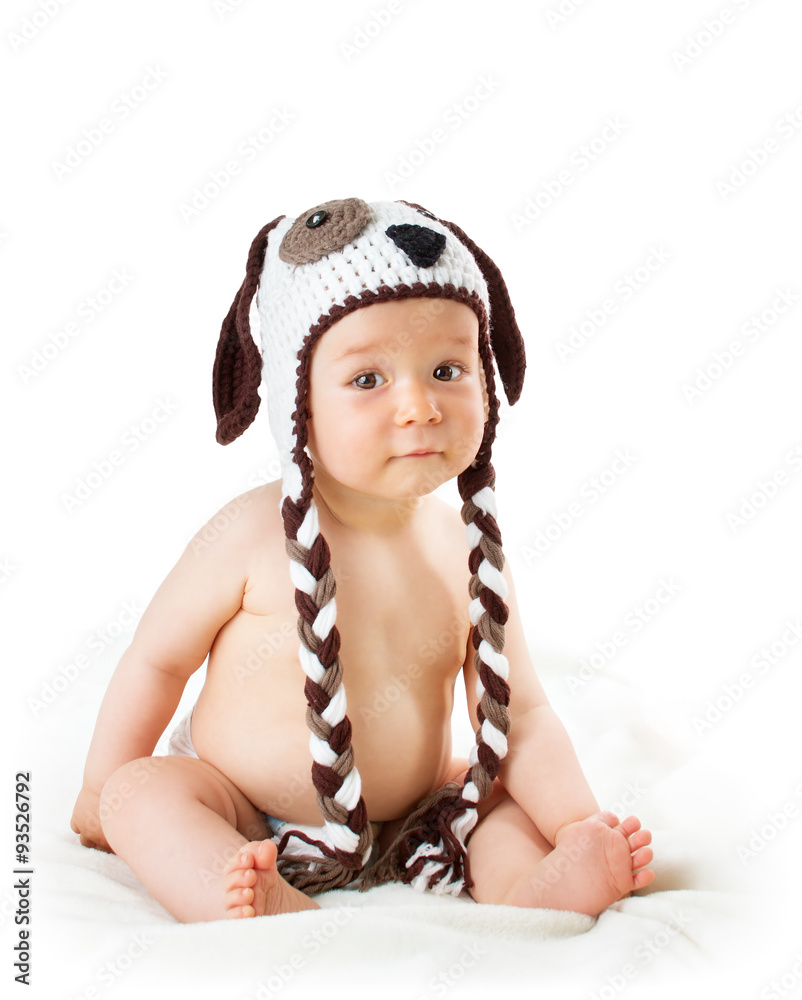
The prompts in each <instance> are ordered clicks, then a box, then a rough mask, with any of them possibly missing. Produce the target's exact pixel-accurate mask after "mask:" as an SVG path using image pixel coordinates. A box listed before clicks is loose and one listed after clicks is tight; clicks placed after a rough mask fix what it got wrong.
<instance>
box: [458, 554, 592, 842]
mask: <svg viewBox="0 0 802 1000" xmlns="http://www.w3.org/2000/svg"><path fill="white" fill-rule="evenodd" d="M504 576H505V578H506V580H507V582H508V584H509V594H508V596H507V598H506V603H507V606H508V608H509V612H510V614H509V619H508V621H507V625H506V628H505V642H504V655H505V656H506V657H507V659H508V660H509V664H510V672H509V680H508V683H509V685H510V716H511V719H510V734H509V738H508V746H507V756H506V757H505V758H504V759H503V760H502V761H501V767H500V768H499V778H500V779H501V782H502V784H503V785H504V787H505V788H506V789H507V791H508V792H509V793H510V795H511V796H512V797H513V799H515V801H516V802H517V803H518V805H519V806H520V807H521V808H522V809H523V810H524V812H525V813H526V814H527V815H528V816H529V818H530V819H531V820H532V822H533V823H534V824H535V826H537V827H538V829H539V830H540V831H541V833H542V834H543V835H544V836H545V837H546V839H547V840H548V841H549V843H551V844H556V843H557V840H558V833H559V831H560V830H561V829H562V828H563V827H566V826H567V825H568V824H569V823H573V822H576V821H577V820H582V819H586V818H587V817H588V816H592V815H593V814H594V813H597V812H598V811H599V805H598V803H597V802H596V799H595V798H594V796H593V792H592V791H591V789H590V786H589V785H588V782H587V779H586V778H585V775H584V774H583V773H582V768H581V767H580V765H579V760H578V759H577V756H576V752H575V750H574V747H573V745H572V743H571V740H570V738H569V736H568V733H567V732H566V730H565V727H564V726H563V724H562V722H560V720H559V718H558V717H557V714H556V713H555V711H554V709H553V708H552V707H551V705H550V704H549V701H548V698H547V697H546V693H545V691H544V690H543V687H542V685H541V683H540V681H539V679H538V677H537V675H536V674H535V670H534V667H533V666H532V661H531V658H530V656H529V649H528V647H527V644H526V638H525V636H524V632H523V628H522V626H521V619H520V614H519V611H518V605H517V601H516V598H515V590H514V587H513V583H512V576H511V574H510V571H509V567H508V566H506V565H505V567H504ZM474 652H475V651H474V648H473V643H472V642H471V641H470V640H469V642H468V656H467V659H466V661H465V668H464V675H465V686H466V691H467V695H468V706H469V709H470V713H471V719H472V722H473V725H474V727H476V726H477V725H478V719H477V717H476V676H477V674H476V670H475V668H474V666H473V658H474Z"/></svg>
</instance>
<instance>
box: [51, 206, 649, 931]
mask: <svg viewBox="0 0 802 1000" xmlns="http://www.w3.org/2000/svg"><path fill="white" fill-rule="evenodd" d="M257 316H258V324H259V327H260V329H261V341H262V352H261V354H260V351H259V349H258V348H257V346H256V344H255V342H254V340H253V338H252V335H251V321H252V320H253V321H254V323H255V322H256V319H257ZM494 362H495V365H496V366H497V368H498V374H499V375H500V378H501V381H502V384H503V386H504V389H505V392H506V395H507V398H508V400H509V401H510V403H514V402H515V401H516V400H517V398H518V396H519V394H520V391H521V387H522V383H523V374H524V368H525V358H524V349H523V342H522V339H521V335H520V332H519V330H518V327H517V324H516V322H515V316H514V313H513V310H512V307H511V305H510V302H509V297H508V295H507V290H506V287H505V284H504V281H503V278H502V276H501V274H500V272H499V270H498V268H497V267H496V266H495V264H494V263H493V262H492V260H490V258H489V257H487V255H486V254H485V253H484V252H483V251H482V250H481V249H479V247H477V246H476V245H475V244H474V243H473V242H472V241H471V240H470V239H469V238H468V237H467V236H466V235H465V233H464V232H462V230H460V229H459V228H458V227H457V226H455V225H454V224H453V223H449V222H444V221H442V220H439V219H437V218H435V216H433V215H432V214H431V213H429V212H427V211H426V210H424V209H422V208H421V207H420V206H418V205H413V204H409V203H406V202H379V203H374V204H367V203H366V202H364V201H362V200H361V199H358V198H349V199H344V200H340V201H332V202H326V203H323V204H321V205H318V206H316V207H315V208H313V209H310V210H309V211H307V212H304V213H302V214H301V215H300V216H298V217H297V218H296V219H288V218H285V217H283V216H280V217H279V218H278V219H275V220H274V221H273V222H271V223H269V224H268V225H267V226H265V227H264V228H263V229H262V230H261V232H260V233H259V234H258V235H257V237H256V239H255V240H254V242H253V245H252V246H251V250H250V253H249V256H248V261H247V266H246V275H245V280H244V282H243V284H242V287H241V288H240V290H239V292H238V294H237V297H236V298H235V300H234V303H233V305H232V307H231V310H230V312H229V314H228V316H227V317H226V320H225V322H224V324H223V328H222V331H221V334H220V342H219V345H218V350H217V357H216V360H215V366H214V402H215V410H216V413H217V417H218V430H217V438H218V440H219V441H220V442H221V443H223V444H226V443H228V442H230V441H232V440H234V439H235V438H236V437H237V436H238V435H239V434H241V433H242V431H243V430H244V429H245V428H246V427H247V426H248V425H249V424H250V423H251V421H252V420H253V418H254V416H255V414H256V411H257V408H258V406H259V395H258V388H259V386H260V383H261V380H262V377H263V376H264V379H265V382H266V389H267V402H268V414H269V419H270V426H271V430H272V432H273V435H274V437H275V439H276V444H277V446H278V449H279V455H280V458H281V464H282V475H281V479H280V480H278V481H276V482H272V483H268V484H266V485H263V486H259V487H257V488H256V489H253V490H250V491H249V492H247V493H244V494H242V495H241V496H239V497H237V498H236V499H235V500H233V501H232V502H231V503H230V504H228V505H227V506H226V507H225V508H223V510H222V511H221V512H219V514H218V515H216V516H215V517H214V518H213V519H212V521H211V522H210V524H209V525H207V526H205V527H204V528H202V529H201V530H200V531H199V532H198V534H197V535H196V536H195V537H194V538H193V539H192V541H191V542H190V543H189V545H188V546H187V548H186V550H185V552H184V553H183V555H182V556H181V558H180V559H179V560H178V563H177V564H176V565H175V567H174V568H173V569H172V571H171V572H170V574H169V575H168V576H167V578H166V579H165V581H164V582H163V583H162V585H161V586H160V587H159V589H158V591H157V592H156V594H155V596H154V598H153V600H152V601H151V603H150V605H149V606H148V608H147V610H146V612H145V613H144V615H143V616H142V620H141V621H140V623H139V627H138V628H137V630H136V633H135V635H134V638H133V640H132V642H131V645H130V646H129V648H128V649H127V650H126V652H125V653H124V655H123V656H122V658H121V660H120V663H119V665H118V667H117V669H116V671H115V673H114V676H113V678H112V680H111V683H110V685H109V689H108V691H107V693H106V696H105V698H104V700H103V703H102V705H101V708H100V713H99V716H98V720H97V725H96V727H95V732H94V735H93V738H92V742H91V745H90V748H89V754H88V758H87V762H86V769H85V772H84V780H83V787H82V789H81V792H80V794H79V796H78V800H77V802H76V805H75V809H74V812H73V817H72V824H71V825H72V829H73V830H74V831H75V832H76V833H79V834H80V839H81V843H82V844H85V845H87V846H91V847H97V848H99V849H101V850H106V851H109V850H111V851H114V852H115V853H116V854H118V855H119V856H120V857H121V858H123V859H124V860H125V861H126V863H127V864H128V865H130V867H131V868H132V869H133V871H134V872H135V873H136V874H137V876H138V877H139V878H140V880H141V881H142V883H143V884H144V886H145V887H146V888H147V889H148V890H149V891H150V892H151V893H152V895H153V896H154V897H155V898H156V899H157V900H159V901H160V902H161V903H162V905H163V906H165V907H166V909H167V910H169V912H170V913H171V914H173V915H174V916H175V917H176V918H177V919H178V920H180V921H185V922H191V921H201V920H216V919H219V918H223V917H252V916H257V915H262V914H278V913H287V912H293V911H298V910H302V909H308V908H316V907H317V906H318V903H317V902H316V901H315V899H314V897H315V896H316V895H317V894H319V893H321V892H323V891H326V890H327V889H334V888H343V887H345V886H348V885H353V886H354V887H357V888H362V889H365V888H369V887H371V886H374V885H380V884H382V883H383V882H387V881H391V880H392V881H401V882H404V883H407V884H411V885H413V886H415V887H416V888H420V889H429V890H433V891H436V892H450V893H453V894H459V893H460V892H461V891H468V892H469V893H470V894H471V896H472V897H473V898H474V899H475V900H476V901H478V902H482V903H497V904H506V905H511V906H523V907H548V908H552V909H568V910H575V911H579V912H582V913H587V914H590V915H594V916H595V915H597V914H599V913H601V912H602V910H604V909H605V908H606V907H608V906H609V905H610V904H611V903H614V902H615V901H616V900H618V899H620V898H622V897H623V896H625V895H627V894H628V893H630V892H631V891H633V890H635V889H640V888H642V887H644V886H647V885H649V883H650V882H651V881H652V880H653V878H654V873H653V872H652V871H651V869H650V868H649V867H648V865H649V864H650V863H651V861H652V851H651V849H650V848H649V847H648V846H647V845H648V844H649V843H650V841H651V835H650V834H649V832H648V831H646V830H643V829H641V826H640V823H639V821H638V820H637V819H636V818H635V817H629V818H627V819H624V820H623V821H620V820H619V818H618V817H616V816H615V815H613V814H612V813H607V812H600V811H599V806H598V804H597V802H596V800H595V798H594V797H593V794H592V792H591V790H590V788H589V786H588V783H587V781H586V780H585V778H584V776H583V774H582V771H581V769H580V767H579V763H578V761H577V757H576V754H575V752H574V750H573V747H572V746H571V743H570V741H569V739H568V736H567V734H566V731H565V729H564V728H563V726H562V724H561V723H560V721H559V720H558V719H557V717H556V715H555V713H554V711H553V710H552V708H551V706H550V705H549V702H548V700H547V698H546V695H545V693H544V691H543V688H542V686H541V684H540V682H539V681H538V678H537V676H536V674H535V672H534V669H533V667H532V663H531V661H530V657H529V653H528V650H527V645H526V641H525V638H524V632H523V629H522V626H521V620H520V615H519V611H518V608H517V605H516V601H515V595H514V591H513V586H512V580H511V578H510V574H509V570H508V569H507V568H506V566H505V564H504V557H503V554H502V551H501V536H500V534H499V529H498V525H497V522H496V507H495V494H494V492H493V483H494V473H493V468H492V465H491V464H490V450H491V444H492V441H493V437H494V434H495V428H496V425H497V423H498V410H499V403H498V398H497V396H496V393H495V374H494ZM454 478H457V484H458V487H459V491H460V495H461V497H462V499H463V501H464V504H463V508H462V519H460V517H459V516H458V514H457V512H456V511H455V510H454V509H453V508H452V507H451V506H450V505H448V504H446V503H444V502H443V501H442V500H440V499H439V498H437V497H435V496H433V495H432V494H433V492H434V490H436V489H437V487H439V486H441V485H442V484H443V483H446V482H448V481H449V480H452V479H454ZM463 521H464V524H463ZM466 526H467V532H466ZM288 557H289V558H288ZM288 565H289V574H288V572H287V567H288ZM335 581H336V584H335ZM335 590H336V600H335ZM340 650H342V661H341V660H340ZM207 654H208V658H209V659H208V666H207V671H206V679H205V683H204V686H203V688H202V690H201V693H200V695H199V697H198V700H197V703H196V704H195V707H194V709H193V710H192V712H191V714H190V716H188V717H187V718H185V719H184V720H183V722H182V723H181V724H180V725H179V727H178V728H177V729H176V730H175V731H174V733H173V734H172V737H171V740H170V753H169V755H168V756H160V757H154V756H152V753H153V750H154V747H155V746H156V743H157V742H158V740H159V738H160V736H161V735H162V733H163V732H164V731H165V729H166V727H167V726H168V725H169V723H170V721H171V719H172V717H173V714H174V712H175V710H176V707H177V705H178V703H179V700H180V698H181V694H182V692H183V690H184V687H185V685H186V683H187V680H188V679H189V677H190V676H191V675H192V674H193V673H194V672H195V671H196V670H197V669H198V668H199V667H200V666H201V665H202V664H203V663H204V661H205V660H206V657H207ZM460 671H462V675H463V680H464V683H465V685H466V690H467V694H468V705H469V709H470V714H471V721H472V724H473V728H474V730H475V732H476V745H475V746H474V747H473V749H472V750H471V753H470V756H469V757H468V758H467V759H463V758H460V757H454V756H452V745H451V744H452V739H451V731H452V730H451V715H452V707H453V701H454V687H455V683H456V680H457V675H458V674H459V673H460ZM302 672H303V674H305V675H306V682H305V685H303V683H302V681H303V676H302ZM346 683H347V689H348V701H347V705H346V697H345V685H346ZM477 700H478V704H477ZM304 718H305V720H306V721H305V722H304ZM310 750H311V759H310ZM321 820H322V821H323V822H322V825H321Z"/></svg>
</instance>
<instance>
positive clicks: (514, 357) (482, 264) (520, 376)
mask: <svg viewBox="0 0 802 1000" xmlns="http://www.w3.org/2000/svg"><path fill="white" fill-rule="evenodd" d="M415 207H418V206H415ZM438 221H439V222H441V223H442V225H444V226H445V227H446V228H447V229H450V230H451V232H452V233H453V234H454V235H455V236H456V237H457V239H458V240H459V241H460V243H462V244H464V245H465V246H466V247H467V249H468V250H470V252H471V253H472V254H473V257H474V259H475V261H476V263H477V264H478V265H479V270H480V271H481V272H482V276H483V277H484V279H485V281H486V282H487V290H488V292H489V294H490V345H491V347H492V348H493V354H494V355H495V358H496V364H497V365H498V372H499V375H500V376H501V384H502V385H503V386H504V392H505V394H506V396H507V400H508V402H509V403H510V404H512V403H517V402H518V399H519V398H520V395H521V390H522V389H523V385H524V372H525V371H526V351H525V349H524V339H523V337H522V336H521V331H520V330H519V329H518V323H517V321H516V319H515V310H514V309H513V308H512V302H511V301H510V295H509V292H508V291H507V285H506V284H505V282H504V278H503V277H502V275H501V271H500V270H499V269H498V267H497V266H496V264H495V263H494V262H493V261H492V260H491V259H490V258H489V257H488V256H487V254H486V253H485V252H484V250H482V249H481V248H480V247H478V246H477V245H476V244H475V243H474V242H473V240H472V239H471V238H470V237H469V236H466V235H465V233H464V232H463V231H462V230H461V229H460V228H459V226H455V225H454V223H453V222H446V221H445V219H439V220H438Z"/></svg>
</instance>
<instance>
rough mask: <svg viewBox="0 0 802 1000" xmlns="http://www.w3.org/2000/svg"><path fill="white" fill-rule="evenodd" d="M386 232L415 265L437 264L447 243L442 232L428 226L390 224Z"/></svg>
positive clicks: (429, 265)
mask: <svg viewBox="0 0 802 1000" xmlns="http://www.w3.org/2000/svg"><path fill="white" fill-rule="evenodd" d="M385 233H386V235H387V236H389V237H390V239H391V240H392V241H393V243H395V245H396V246H397V247H398V249H399V250H403V251H404V253H405V254H406V255H407V257H409V259H410V260H411V261H412V263H413V264H414V265H415V267H431V266H432V264H435V263H436V262H437V260H438V258H439V257H440V254H441V253H442V252H443V248H444V247H445V245H446V238H445V236H444V235H443V234H442V233H436V232H435V231H434V230H433V229H427V228H426V226H412V225H402V226H389V227H388V228H387V229H386V230H385Z"/></svg>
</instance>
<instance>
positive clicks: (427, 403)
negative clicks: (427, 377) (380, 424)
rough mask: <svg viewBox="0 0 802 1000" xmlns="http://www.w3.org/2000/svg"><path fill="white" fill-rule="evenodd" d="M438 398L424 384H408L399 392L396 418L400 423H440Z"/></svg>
mask: <svg viewBox="0 0 802 1000" xmlns="http://www.w3.org/2000/svg"><path fill="white" fill-rule="evenodd" d="M440 419H441V414H440V410H439V408H438V406H437V400H436V399H435V398H434V396H433V395H432V394H431V393H430V392H427V391H426V389H425V388H424V387H423V386H419V385H407V386H405V387H403V389H401V390H400V392H399V398H398V407H397V410H396V420H397V422H398V423H399V424H414V423H420V424H429V423H435V424H436V423H439V421H440Z"/></svg>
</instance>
